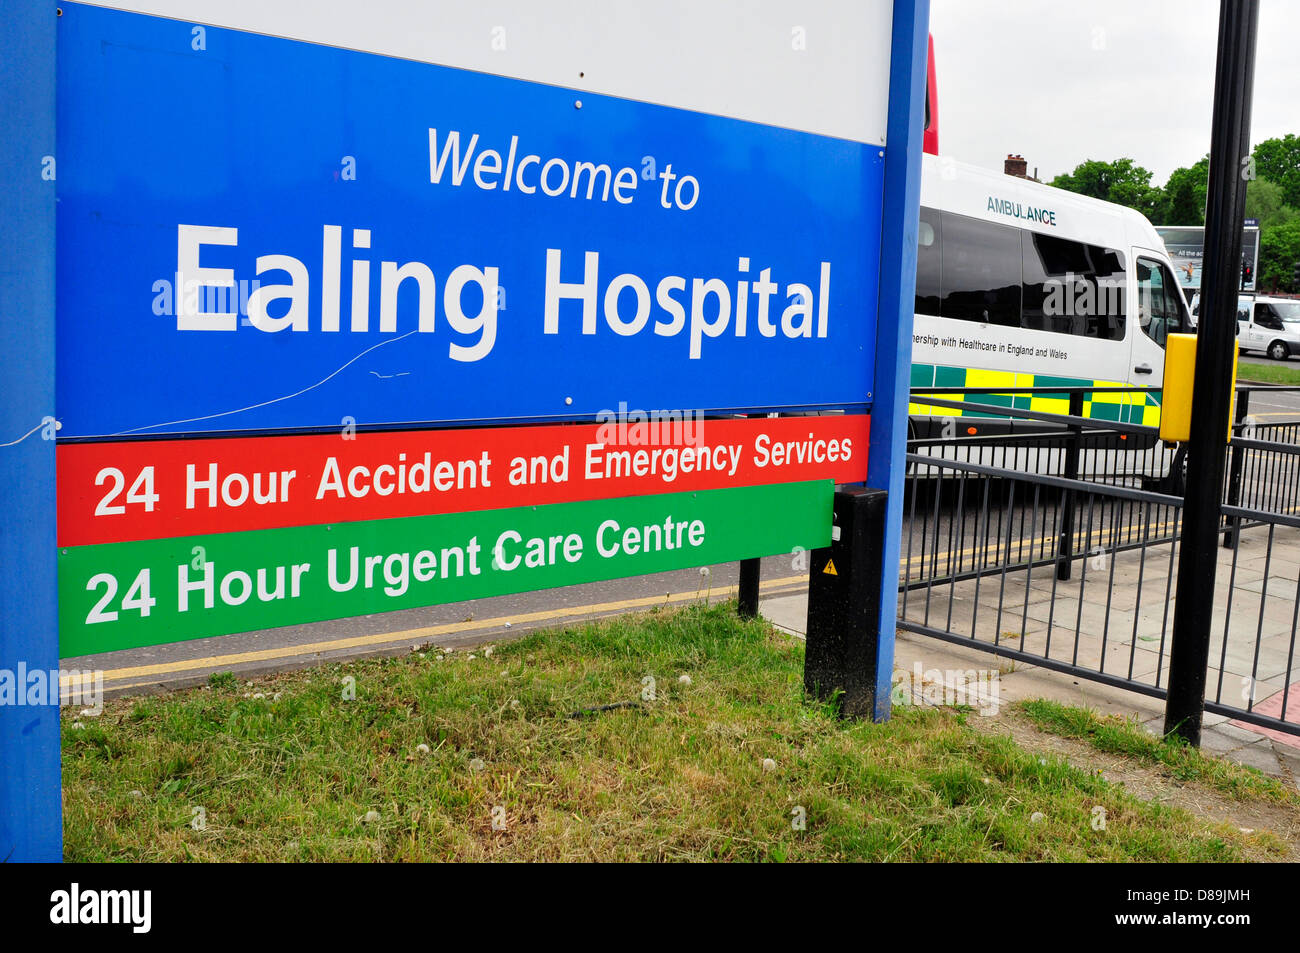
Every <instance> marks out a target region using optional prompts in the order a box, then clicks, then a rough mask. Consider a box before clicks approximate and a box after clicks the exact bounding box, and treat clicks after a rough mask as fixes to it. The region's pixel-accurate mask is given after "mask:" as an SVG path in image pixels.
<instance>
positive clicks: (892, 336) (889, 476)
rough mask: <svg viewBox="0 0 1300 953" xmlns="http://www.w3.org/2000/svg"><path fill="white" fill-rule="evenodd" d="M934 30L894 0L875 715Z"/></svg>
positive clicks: (876, 421)
mask: <svg viewBox="0 0 1300 953" xmlns="http://www.w3.org/2000/svg"><path fill="white" fill-rule="evenodd" d="M929 32H930V0H895V2H894V18H893V38H892V41H891V44H890V60H889V122H888V129H887V137H886V140H885V141H886V143H887V146H886V150H885V202H884V208H883V222H882V225H881V242H880V245H881V254H880V298H879V308H878V321H877V325H876V368H875V391H874V393H873V394H872V407H871V444H870V447H871V452H870V455H869V456H868V458H867V485H868V486H871V487H879V488H881V489H885V490H887V491H888V493H889V498H888V501H887V505H886V511H885V527H884V542H883V546H882V550H881V558H880V573H881V586H880V607H879V615H878V616H877V618H878V620H879V638H878V639H877V642H876V692H875V704H874V706H873V709H874V710H873V717H874V720H876V721H885V720H887V719H888V718H889V699H890V689H891V686H892V684H893V674H894V633H895V631H896V628H897V616H898V554H899V548H900V545H901V540H902V526H903V477H904V475H905V472H906V469H907V468H906V465H905V462H904V461H905V459H906V455H907V405H908V396H909V389H910V387H911V372H912V318H913V311H914V305H915V298H916V243H917V229H918V222H919V219H920V207H921V145H922V139H923V137H924V135H925V130H924V128H923V126H924V123H923V122H922V116H923V115H924V113H925V77H926V62H927V56H928V46H929Z"/></svg>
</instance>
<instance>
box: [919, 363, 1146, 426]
mask: <svg viewBox="0 0 1300 953" xmlns="http://www.w3.org/2000/svg"><path fill="white" fill-rule="evenodd" d="M1128 386H1131V385H1129V384H1126V383H1123V382H1114V381H1099V380H1092V379H1090V378H1083V377H1056V376H1054V375H1048V374H1025V373H1019V372H1016V371H990V370H982V369H978V368H969V367H947V366H944V365H942V364H913V365H912V388H913V389H915V388H918V387H1005V388H1007V389H1008V393H1005V394H970V395H963V394H945V395H942V396H943V398H944V400H954V401H964V400H969V401H970V402H971V403H978V404H993V405H996V406H999V407H1011V408H1014V409H1016V410H1032V411H1037V412H1039V413H1046V414H1068V413H1069V412H1070V396H1069V394H1066V393H1061V394H1020V393H1015V391H1018V390H1023V389H1025V388H1029V387H1128ZM936 396H937V395H936ZM1084 398H1085V399H1084V402H1083V416H1085V417H1091V418H1093V419H1094V420H1109V421H1117V422H1119V423H1133V424H1141V425H1143V426H1145V427H1157V426H1159V425H1160V394H1158V393H1128V394H1121V393H1111V394H1085V395H1084ZM907 412H908V413H909V414H912V415H914V416H918V417H985V418H994V419H997V418H998V417H999V415H997V414H993V413H989V412H986V411H975V410H960V409H957V408H955V407H936V406H933V405H930V404H925V403H916V402H913V403H911V404H909V405H908V408H907Z"/></svg>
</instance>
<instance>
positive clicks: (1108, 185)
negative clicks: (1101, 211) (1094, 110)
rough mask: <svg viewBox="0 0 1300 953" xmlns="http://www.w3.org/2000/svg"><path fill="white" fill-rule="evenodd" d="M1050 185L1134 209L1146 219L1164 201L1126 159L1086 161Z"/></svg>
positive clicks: (1147, 174)
mask: <svg viewBox="0 0 1300 953" xmlns="http://www.w3.org/2000/svg"><path fill="white" fill-rule="evenodd" d="M1051 185H1053V186H1055V187H1056V188H1058V189H1067V190H1068V191H1070V192H1077V193H1078V194H1079V195H1089V196H1092V197H1093V198H1095V199H1102V200H1104V201H1107V202H1114V203H1116V204H1117V205H1125V206H1128V207H1129V208H1132V209H1137V210H1138V211H1139V212H1141V213H1142V214H1143V215H1146V216H1147V217H1148V218H1149V217H1150V216H1151V215H1153V214H1155V213H1156V212H1157V211H1158V210H1159V209H1160V207H1161V205H1162V203H1163V201H1164V194H1163V192H1161V190H1160V189H1159V188H1155V187H1153V186H1152V185H1151V173H1150V172H1148V171H1147V170H1146V169H1144V168H1142V167H1141V166H1140V165H1138V164H1137V163H1136V162H1134V161H1133V160H1132V159H1127V158H1126V159H1116V160H1114V161H1113V162H1102V161H1100V160H1098V159H1088V160H1087V161H1085V162H1081V163H1079V165H1077V166H1075V168H1074V171H1073V172H1068V173H1062V174H1061V175H1058V176H1057V177H1056V178H1054V179H1053V180H1052V181H1051Z"/></svg>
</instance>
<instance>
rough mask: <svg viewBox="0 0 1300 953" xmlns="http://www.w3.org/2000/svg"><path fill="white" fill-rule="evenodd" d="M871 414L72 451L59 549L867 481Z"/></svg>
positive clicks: (62, 486) (61, 475) (62, 479)
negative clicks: (780, 485) (824, 481)
mask: <svg viewBox="0 0 1300 953" xmlns="http://www.w3.org/2000/svg"><path fill="white" fill-rule="evenodd" d="M869 426H870V418H869V417H868V416H866V415H853V416H844V415H836V416H825V417H780V418H768V417H750V418H733V419H725V420H704V421H698V422H695V421H687V422H686V423H685V425H684V426H683V425H681V424H678V425H676V427H675V428H674V427H673V426H672V425H670V424H669V423H667V422H659V423H658V424H655V425H651V424H644V423H642V424H638V423H637V422H630V423H626V424H623V425H619V424H612V423H611V424H561V425H545V426H532V427H496V428H475V429H466V430H416V431H401V432H393V433H355V434H311V435H293V436H280V437H231V438H224V439H202V440H151V441H134V442H105V443H84V444H61V445H59V447H58V450H57V459H58V494H59V496H58V500H59V516H58V539H59V545H60V546H84V545H90V544H96V543H113V542H124V541H128V540H141V539H161V538H165V537H176V536H187V535H192V534H193V535H197V534H206V533H224V532H235V531H242V530H255V529H273V528H276V527H284V526H307V525H314V524H321V523H335V522H350V521H354V520H375V519H389V518H393V517H401V516H419V515H425V514H432V513H457V512H470V511H476V510H489V509H497V508H500V507H507V506H530V505H541V504H544V503H565V502H571V501H576V500H593V499H610V498H615V497H624V496H642V495H648V494H657V493H679V492H684V491H692V490H711V489H720V488H723V487H730V486H757V485H763V484H769V483H789V482H793V481H797V480H817V479H832V480H834V481H835V482H837V483H855V482H859V481H861V480H863V479H865V478H866V473H867V438H868V433H869Z"/></svg>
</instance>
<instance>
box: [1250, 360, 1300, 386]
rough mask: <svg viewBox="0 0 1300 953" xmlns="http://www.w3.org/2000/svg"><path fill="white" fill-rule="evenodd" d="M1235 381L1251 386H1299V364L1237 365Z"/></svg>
mask: <svg viewBox="0 0 1300 953" xmlns="http://www.w3.org/2000/svg"><path fill="white" fill-rule="evenodd" d="M1237 380H1239V381H1241V382H1242V383H1252V384H1300V364H1283V363H1277V364H1247V363H1246V362H1244V361H1243V362H1241V363H1240V364H1238V365H1237Z"/></svg>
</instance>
